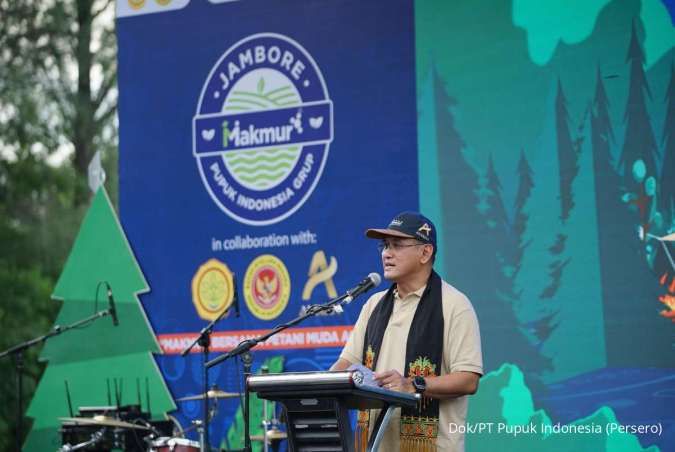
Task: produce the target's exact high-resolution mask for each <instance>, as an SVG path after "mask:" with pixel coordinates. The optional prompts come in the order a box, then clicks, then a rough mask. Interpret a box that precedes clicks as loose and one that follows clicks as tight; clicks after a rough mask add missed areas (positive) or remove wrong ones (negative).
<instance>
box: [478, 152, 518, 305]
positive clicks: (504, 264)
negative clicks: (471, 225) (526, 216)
mask: <svg viewBox="0 0 675 452" xmlns="http://www.w3.org/2000/svg"><path fill="white" fill-rule="evenodd" d="M485 178H486V184H485V188H486V191H487V193H486V195H485V204H486V208H485V211H484V212H483V215H484V216H485V219H486V221H487V227H488V230H489V231H490V238H489V239H490V240H491V241H493V242H495V244H496V246H497V248H496V249H495V252H496V253H497V259H498V260H499V263H500V266H501V268H502V273H504V275H505V276H507V277H510V276H511V275H512V274H513V267H512V266H511V261H512V256H513V254H514V251H515V248H516V246H515V241H514V239H513V235H512V233H511V225H510V222H509V218H508V215H507V213H506V208H505V207H504V200H503V199H502V184H501V182H500V180H499V175H498V174H497V171H496V170H495V165H494V162H493V161H492V155H490V157H489V158H488V167H487V171H486V173H485ZM509 292H510V290H509Z"/></svg>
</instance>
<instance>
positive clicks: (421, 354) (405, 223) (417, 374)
mask: <svg viewBox="0 0 675 452" xmlns="http://www.w3.org/2000/svg"><path fill="white" fill-rule="evenodd" d="M366 236H367V237H369V238H371V239H376V240H379V241H380V243H379V249H380V253H381V257H382V265H383V268H384V277H385V279H387V280H390V281H391V282H392V283H393V284H392V285H391V287H390V288H389V289H388V290H386V291H382V292H378V293H376V294H374V295H373V296H371V297H370V298H369V299H368V301H367V302H366V304H365V306H364V307H363V309H362V310H361V314H360V315H359V318H358V320H357V322H356V325H354V330H353V332H352V334H351V336H350V338H349V341H348V342H347V344H346V345H345V348H344V349H343V350H342V353H341V354H340V357H339V359H338V360H337V361H336V362H335V364H333V366H332V367H331V370H344V369H347V368H348V367H349V366H350V365H352V364H363V365H365V366H366V367H368V368H370V369H372V370H374V371H375V379H376V381H377V382H378V383H379V384H380V385H381V386H382V387H384V388H387V389H390V390H394V391H402V392H409V393H415V392H416V393H419V394H421V395H422V399H421V402H420V403H419V406H418V407H417V408H403V409H402V412H401V411H400V410H397V414H396V415H395V416H394V417H393V418H392V419H391V422H390V423H389V426H388V428H387V430H386V432H385V435H384V438H383V441H382V444H381V446H380V450H383V451H398V450H401V451H405V452H407V451H427V450H439V451H452V452H455V451H463V450H464V434H463V433H455V432H457V431H458V430H459V429H457V428H453V429H452V431H453V433H452V434H451V433H450V425H451V424H453V427H456V426H459V425H462V426H463V425H464V424H465V422H466V413H467V407H468V397H467V396H468V395H470V394H474V393H475V392H476V390H477V388H478V380H479V379H480V377H481V375H482V374H483V359H482V355H481V346H480V332H479V329H478V320H477V318H476V314H475V312H474V310H473V306H472V305H471V302H470V301H469V299H468V298H467V297H466V296H465V295H464V294H463V293H461V292H460V291H458V290H457V289H455V288H454V287H452V286H451V285H450V284H448V283H447V282H445V281H443V280H441V278H440V277H439V276H438V274H436V272H435V271H434V270H433V263H434V259H435V257H436V252H437V248H436V228H435V226H434V224H433V223H432V222H431V221H430V220H429V219H428V218H426V217H424V216H423V215H421V214H420V213H417V212H403V213H400V214H399V215H397V216H396V217H395V218H394V219H393V220H392V221H391V223H389V226H388V227H387V228H385V229H368V230H367V231H366ZM461 258H462V256H457V259H461ZM378 415H379V412H378V411H361V412H359V416H358V425H357V429H356V435H357V441H356V442H357V450H365V447H364V446H365V445H366V444H367V441H368V435H369V432H372V430H373V425H374V424H375V422H376V419H377V416H378Z"/></svg>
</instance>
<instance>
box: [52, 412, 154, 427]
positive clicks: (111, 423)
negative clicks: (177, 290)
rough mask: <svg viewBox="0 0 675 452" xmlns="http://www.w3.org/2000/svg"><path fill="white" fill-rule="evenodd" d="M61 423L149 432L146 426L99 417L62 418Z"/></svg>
mask: <svg viewBox="0 0 675 452" xmlns="http://www.w3.org/2000/svg"><path fill="white" fill-rule="evenodd" d="M59 420H60V421H65V422H73V423H75V424H85V425H100V426H103V427H115V428H135V429H139V430H149V427H146V426H145V425H138V424H131V423H129V422H124V421H120V420H119V419H114V418H111V417H106V416H101V415H97V416H94V417H60V418H59Z"/></svg>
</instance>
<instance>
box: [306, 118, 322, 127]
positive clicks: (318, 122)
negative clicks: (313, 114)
mask: <svg viewBox="0 0 675 452" xmlns="http://www.w3.org/2000/svg"><path fill="white" fill-rule="evenodd" d="M321 124H323V116H319V117H318V118H309V125H310V126H311V127H312V129H318V128H319V127H321Z"/></svg>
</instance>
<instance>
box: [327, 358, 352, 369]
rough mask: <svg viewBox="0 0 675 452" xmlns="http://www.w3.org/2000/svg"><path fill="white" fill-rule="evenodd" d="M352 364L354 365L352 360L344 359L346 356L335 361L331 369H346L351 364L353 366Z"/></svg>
mask: <svg viewBox="0 0 675 452" xmlns="http://www.w3.org/2000/svg"><path fill="white" fill-rule="evenodd" d="M351 365H352V363H350V362H349V361H347V360H346V359H344V358H338V360H337V361H335V363H334V364H333V365H332V366H330V369H329V370H335V371H337V370H345V369H347V368H348V367H349V366H351Z"/></svg>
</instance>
